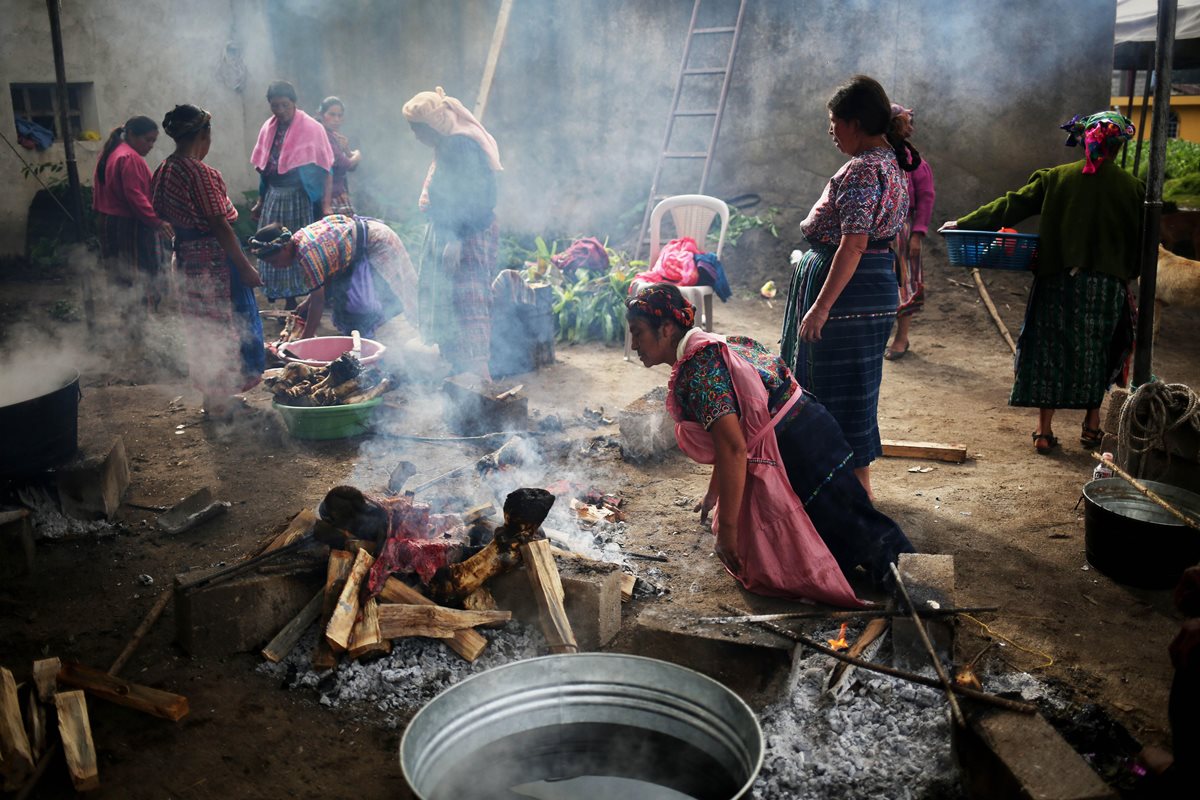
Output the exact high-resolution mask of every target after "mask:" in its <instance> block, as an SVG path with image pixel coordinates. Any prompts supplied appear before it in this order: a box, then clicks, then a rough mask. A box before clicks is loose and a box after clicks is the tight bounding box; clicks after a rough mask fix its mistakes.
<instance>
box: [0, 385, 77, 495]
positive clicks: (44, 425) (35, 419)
mask: <svg viewBox="0 0 1200 800" xmlns="http://www.w3.org/2000/svg"><path fill="white" fill-rule="evenodd" d="M79 397H80V391H79V373H78V372H72V373H71V375H70V376H68V377H67V378H65V379H64V380H63V384H62V386H60V387H59V388H57V389H55V390H54V391H52V392H48V393H46V394H43V395H39V396H38V397H34V398H32V399H30V400H22V401H21V402H19V403H12V404H10V405H6V406H0V442H3V446H0V475H3V476H4V477H8V478H19V477H28V476H31V475H34V474H36V473H38V472H41V471H43V470H46V469H49V468H50V467H56V466H58V465H59V464H61V463H63V462H64V461H66V460H67V459H69V458H70V457H71V456H73V455H75V450H76V448H78V446H79Z"/></svg>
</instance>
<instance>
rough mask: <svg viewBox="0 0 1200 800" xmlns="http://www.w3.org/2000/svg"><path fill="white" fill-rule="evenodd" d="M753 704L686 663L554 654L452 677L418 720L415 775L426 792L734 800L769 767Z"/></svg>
mask: <svg viewBox="0 0 1200 800" xmlns="http://www.w3.org/2000/svg"><path fill="white" fill-rule="evenodd" d="M762 760H763V744H762V729H761V728H760V727H759V725H758V720H757V719H756V718H755V716H754V712H753V711H751V710H750V707H749V706H747V705H746V703H745V702H743V701H742V699H741V698H739V697H738V696H737V695H735V694H734V693H733V692H731V691H730V690H729V689H727V688H725V687H724V686H722V685H721V684H719V683H717V682H716V681H714V680H712V679H711V678H708V677H705V676H704V675H701V674H700V673H698V672H693V671H692V670H689V669H685V668H684V667H680V666H677V665H675V664H670V663H667V662H665V661H657V660H655V659H651V658H642V657H640V656H628V655H618V654H610V653H581V654H577V655H555V656H546V657H543V658H534V659H530V660H527V661H518V662H515V663H512V664H506V665H504V666H501V667H496V668H494V669H490V670H488V671H487V672H482V673H480V674H478V675H475V676H472V677H470V678H468V679H467V680H465V681H463V682H462V683H459V684H457V685H455V686H452V687H450V688H449V689H447V690H446V691H444V692H442V693H441V694H440V695H438V696H437V697H435V698H434V699H433V700H431V701H430V702H429V703H428V704H426V705H425V707H424V708H422V709H421V710H420V711H418V712H417V714H416V716H414V717H413V719H412V722H410V723H409V725H408V729H407V730H406V731H405V732H404V738H403V739H402V740H401V741H400V766H401V768H402V769H403V771H404V777H405V779H406V780H407V781H408V784H409V786H410V787H411V788H412V790H413V792H414V793H415V794H416V796H417V797H419V798H421V799H422V800H451V799H453V800H493V798H497V797H533V798H555V800H566V799H567V798H580V799H581V800H583V798H587V799H588V800H601V799H602V798H608V797H613V798H635V797H636V798H662V800H687V799H688V798H691V799H692V800H730V798H739V797H745V796H748V795H749V792H750V787H751V785H753V783H754V779H755V778H756V777H757V775H758V771H759V769H760V768H761V767H762Z"/></svg>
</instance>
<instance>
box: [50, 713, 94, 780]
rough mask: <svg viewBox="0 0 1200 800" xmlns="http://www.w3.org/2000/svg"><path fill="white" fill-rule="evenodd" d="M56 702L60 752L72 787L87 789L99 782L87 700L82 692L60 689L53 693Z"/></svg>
mask: <svg viewBox="0 0 1200 800" xmlns="http://www.w3.org/2000/svg"><path fill="white" fill-rule="evenodd" d="M54 704H55V705H56V706H58V732H59V735H61V736H62V743H63V753H65V754H66V756H67V769H69V770H70V772H71V782H72V783H73V784H75V791H77V792H87V791H90V790H92V789H96V788H99V786H100V772H99V768H98V767H97V766H96V746H95V745H94V744H93V743H92V726H91V723H89V722H88V710H87V700H86V699H84V696H83V692H81V691H79V690H75V691H72V692H59V693H58V694H56V695H55V696H54Z"/></svg>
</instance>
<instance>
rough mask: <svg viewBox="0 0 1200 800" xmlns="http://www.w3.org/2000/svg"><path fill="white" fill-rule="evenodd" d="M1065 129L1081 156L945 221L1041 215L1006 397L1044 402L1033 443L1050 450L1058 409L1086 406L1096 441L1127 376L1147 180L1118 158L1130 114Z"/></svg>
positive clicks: (971, 226) (982, 225)
mask: <svg viewBox="0 0 1200 800" xmlns="http://www.w3.org/2000/svg"><path fill="white" fill-rule="evenodd" d="M1062 129H1063V130H1065V131H1067V132H1068V134H1069V135H1068V137H1067V143H1066V144H1067V146H1068V147H1075V146H1076V145H1078V144H1079V143H1080V141H1082V142H1083V144H1084V151H1085V152H1084V158H1083V160H1081V161H1075V162H1072V163H1070V164H1062V165H1060V166H1057V167H1049V168H1046V169H1040V170H1038V171H1037V172H1035V173H1033V176H1032V177H1031V178H1030V179H1029V182H1028V183H1026V184H1025V185H1024V186H1023V187H1021V188H1020V189H1018V190H1016V191H1014V192H1008V193H1007V194H1005V195H1004V196H1003V197H1001V198H998V199H996V200H993V201H992V202H990V203H988V204H987V205H985V206H983V207H982V208H979V209H977V210H975V211H973V212H971V213H970V214H968V215H966V216H965V217H962V218H960V219H958V220H951V221H950V222H947V223H946V224H945V225H943V226H942V228H941V230H943V231H946V230H953V229H955V228H961V229H964V230H986V231H994V230H997V229H998V228H1000V227H1002V226H1011V225H1015V224H1016V223H1018V222H1020V221H1021V220H1023V219H1026V218H1028V217H1032V216H1034V215H1035V214H1040V215H1041V219H1040V220H1039V222H1038V234H1039V237H1040V239H1039V242H1038V253H1037V263H1036V266H1035V270H1036V273H1035V276H1034V279H1033V287H1032V288H1031V290H1030V293H1029V302H1028V304H1027V306H1026V309H1025V324H1024V325H1023V326H1022V328H1021V336H1020V339H1019V340H1018V342H1017V356H1016V361H1015V373H1016V378H1015V380H1014V382H1013V389H1012V395H1011V397H1009V400H1008V402H1009V405H1013V406H1021V407H1027V408H1037V409H1038V425H1037V428H1036V429H1035V430H1034V431H1033V445H1034V447H1035V448H1036V449H1037V452H1038V453H1041V454H1043V455H1045V454H1048V453H1050V452H1052V451H1053V450H1054V449H1055V448H1057V447H1058V444H1059V443H1058V438H1057V437H1056V436H1055V435H1054V433H1053V432H1052V430H1051V426H1050V423H1051V420H1052V419H1053V417H1054V412H1055V411H1056V410H1057V409H1060V408H1080V409H1086V410H1087V413H1086V415H1085V416H1084V418H1083V429H1082V431H1081V432H1080V437H1079V443H1080V444H1081V445H1083V446H1084V447H1085V448H1088V449H1094V448H1096V447H1097V446H1099V444H1100V439H1101V437H1102V434H1101V431H1100V403H1101V402H1102V401H1103V400H1104V393H1105V392H1106V391H1108V388H1109V387H1110V386H1112V385H1113V383H1117V382H1120V383H1121V384H1124V382H1125V378H1127V366H1128V363H1129V355H1130V353H1131V352H1132V351H1133V331H1134V314H1135V311H1134V306H1133V296H1132V295H1131V293H1130V291H1129V281H1131V280H1132V279H1134V278H1136V277H1137V275H1138V270H1139V263H1138V258H1139V254H1138V247H1139V243H1140V241H1141V239H1140V236H1139V227H1138V222H1139V220H1140V219H1141V210H1142V199H1143V196H1144V195H1145V185H1144V184H1143V183H1142V182H1141V181H1140V180H1138V179H1137V178H1135V177H1134V176H1132V175H1130V174H1129V173H1128V172H1126V171H1125V170H1123V169H1121V167H1120V166H1118V165H1117V164H1115V163H1113V161H1112V159H1113V157H1114V156H1115V155H1116V154H1117V153H1118V152H1120V150H1121V146H1122V145H1123V144H1124V143H1125V142H1127V141H1129V139H1130V138H1132V136H1133V134H1134V127H1133V123H1132V122H1130V121H1129V119H1127V118H1126V117H1123V116H1121V115H1120V114H1117V113H1115V112H1112V111H1102V112H1100V113H1098V114H1092V115H1091V116H1089V117H1084V116H1076V117H1074V118H1072V119H1071V120H1070V121H1069V122H1067V123H1066V124H1065V125H1063V126H1062Z"/></svg>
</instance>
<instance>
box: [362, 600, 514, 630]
mask: <svg viewBox="0 0 1200 800" xmlns="http://www.w3.org/2000/svg"><path fill="white" fill-rule="evenodd" d="M510 619H512V612H511V611H460V610H459V609H456V608H443V607H442V606H430V605H421V604H393V603H389V604H386V605H383V606H381V607H380V608H379V630H380V632H381V633H382V634H383V636H384V637H385V638H388V639H399V638H401V637H404V636H428V637H430V638H434V639H449V638H450V637H452V636H454V634H455V632H456V631H460V630H465V629H467V628H473V627H475V626H476V625H487V624H491V623H495V622H507V621H508V620H510Z"/></svg>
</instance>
